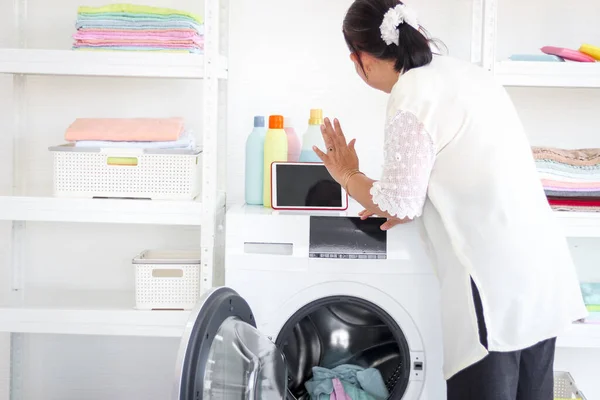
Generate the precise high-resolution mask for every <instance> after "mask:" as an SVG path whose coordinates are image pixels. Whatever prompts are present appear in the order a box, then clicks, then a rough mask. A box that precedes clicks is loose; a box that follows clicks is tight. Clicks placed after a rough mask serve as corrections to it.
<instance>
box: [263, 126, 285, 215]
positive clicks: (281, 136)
mask: <svg viewBox="0 0 600 400" xmlns="http://www.w3.org/2000/svg"><path fill="white" fill-rule="evenodd" d="M283 125H284V124H283V116H281V115H271V116H270V117H269V130H268V131H267V134H266V136H265V161H264V175H263V176H264V181H263V204H264V206H265V207H271V164H273V163H274V162H286V161H287V160H288V159H287V157H288V142H287V134H286V133H285V130H284V129H283Z"/></svg>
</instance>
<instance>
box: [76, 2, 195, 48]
mask: <svg viewBox="0 0 600 400" xmlns="http://www.w3.org/2000/svg"><path fill="white" fill-rule="evenodd" d="M76 27H77V32H76V33H75V34H74V35H73V38H74V39H75V42H74V44H73V49H74V50H114V51H118V50H122V51H158V52H171V53H197V54H200V53H202V52H203V50H204V25H203V21H202V18H201V17H199V16H197V15H195V14H192V13H189V12H185V11H178V10H172V9H169V8H158V7H149V6H141V5H133V4H111V5H107V6H103V7H79V10H78V13H77V22H76Z"/></svg>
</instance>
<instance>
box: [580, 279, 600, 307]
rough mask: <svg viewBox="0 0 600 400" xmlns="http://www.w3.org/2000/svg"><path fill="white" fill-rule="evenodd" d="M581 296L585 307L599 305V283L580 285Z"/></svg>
mask: <svg viewBox="0 0 600 400" xmlns="http://www.w3.org/2000/svg"><path fill="white" fill-rule="evenodd" d="M581 294H582V295H583V301H584V302H585V304H586V305H600V283H582V284H581Z"/></svg>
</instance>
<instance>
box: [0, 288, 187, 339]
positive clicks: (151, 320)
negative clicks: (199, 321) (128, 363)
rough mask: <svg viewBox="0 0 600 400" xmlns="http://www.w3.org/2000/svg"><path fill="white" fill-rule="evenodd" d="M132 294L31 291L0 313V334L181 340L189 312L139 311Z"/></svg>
mask: <svg viewBox="0 0 600 400" xmlns="http://www.w3.org/2000/svg"><path fill="white" fill-rule="evenodd" d="M133 296H134V294H133V292H118V291H91V292H90V291H83V290H81V291H57V290H53V291H48V290H36V289H33V290H28V291H27V293H26V294H25V298H24V301H23V302H22V303H21V304H20V305H18V306H15V307H10V308H2V309H0V315H1V316H2V318H0V330H1V331H5V332H18V333H56V334H76V335H111V336H152V337H181V335H182V333H183V328H184V326H185V324H186V322H187V318H188V317H189V315H190V312H188V311H139V310H134V309H132V308H131V303H132V300H133Z"/></svg>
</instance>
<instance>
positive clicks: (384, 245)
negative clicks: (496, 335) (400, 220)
mask: <svg viewBox="0 0 600 400" xmlns="http://www.w3.org/2000/svg"><path fill="white" fill-rule="evenodd" d="M383 221H384V220H382V219H378V218H370V219H368V220H365V221H362V220H360V218H358V217H356V214H355V213H353V212H352V211H348V212H303V211H273V210H269V209H265V208H263V207H253V206H237V207H232V208H231V209H230V210H229V211H228V213H227V232H226V261H225V276H226V278H225V286H226V287H222V288H217V289H215V290H212V291H210V292H209V293H208V294H206V295H205V296H204V297H203V298H202V300H201V302H200V304H199V305H198V307H197V308H196V310H195V311H194V312H193V313H192V317H191V319H190V322H189V323H188V327H187V328H186V333H185V335H184V337H183V339H182V345H181V349H180V353H179V357H178V370H177V380H176V381H177V382H176V386H175V389H174V392H173V399H174V400H175V399H178V400H191V399H195V400H197V399H210V400H217V399H219V400H220V399H262V400H269V399H287V400H292V399H298V400H308V399H309V398H310V395H309V393H307V390H306V388H305V385H304V384H305V383H306V381H308V380H309V379H310V378H311V376H312V368H313V367H315V366H321V367H325V368H333V367H336V366H338V365H342V364H351V365H356V366H359V367H363V368H371V367H373V368H376V369H378V370H379V372H380V373H381V376H382V377H383V379H384V382H385V384H386V386H387V388H388V391H389V393H390V395H389V399H392V400H442V399H444V398H445V395H446V394H445V381H444V379H443V374H442V362H443V361H442V358H443V351H442V334H441V316H440V303H439V302H440V299H439V286H438V282H437V279H436V276H435V275H434V271H433V269H432V267H431V263H430V261H429V259H428V256H427V253H426V251H425V245H424V241H423V240H422V236H421V235H422V229H421V227H420V226H419V223H418V221H416V222H412V223H409V224H405V225H401V226H398V227H396V228H394V229H392V230H390V231H388V232H384V231H381V229H380V228H379V227H380V225H381V224H382V223H383Z"/></svg>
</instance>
